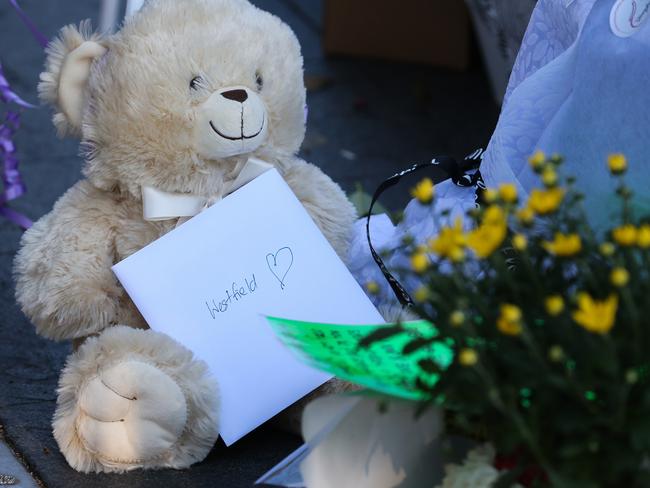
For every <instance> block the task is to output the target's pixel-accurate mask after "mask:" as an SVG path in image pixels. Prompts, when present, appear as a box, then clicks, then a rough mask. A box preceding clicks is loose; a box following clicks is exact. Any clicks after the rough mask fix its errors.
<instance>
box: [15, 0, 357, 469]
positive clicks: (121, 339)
mask: <svg viewBox="0 0 650 488" xmlns="http://www.w3.org/2000/svg"><path fill="white" fill-rule="evenodd" d="M39 94H40V96H41V99H42V100H43V101H45V102H47V103H49V104H51V105H52V106H53V107H54V117H53V121H54V124H55V126H56V128H57V129H58V132H59V134H60V135H61V136H63V135H72V136H76V137H79V138H80V140H81V146H80V147H81V152H82V155H83V157H84V160H85V162H84V166H83V179H81V180H80V181H79V182H78V183H76V184H75V185H74V186H73V187H72V188H70V189H69V190H68V191H67V192H66V193H65V194H64V195H63V196H62V197H61V198H60V199H59V200H58V201H57V202H56V204H55V205H54V208H53V209H52V211H51V212H50V213H48V214H47V215H45V216H44V217H42V218H41V219H40V220H39V221H38V222H36V223H35V224H34V226H33V227H32V228H31V229H30V230H28V231H27V232H26V233H25V234H24V236H23V238H22V242H21V248H20V250H19V252H18V254H17V256H16V260H15V277H16V296H17V301H18V303H19V304H20V306H21V307H22V310H23V311H24V313H25V314H26V315H27V316H28V317H29V318H30V319H31V321H32V322H33V324H34V325H35V327H36V331H37V332H38V333H39V334H40V335H42V336H44V337H46V338H49V339H53V340H59V341H61V340H66V341H69V340H72V341H73V343H74V349H73V352H72V354H71V355H70V356H69V358H68V359H67V363H66V365H65V368H64V369H63V371H62V373H61V376H60V380H59V389H58V398H57V406H56V411H55V414H54V419H53V433H54V437H55V438H56V441H57V443H58V445H59V447H60V449H61V451H62V453H63V455H64V456H65V458H66V460H67V461H68V463H69V464H70V466H72V467H73V468H74V469H76V470H78V471H82V472H124V471H128V470H133V469H138V468H145V469H146V468H165V467H167V468H186V467H188V466H190V465H192V464H193V463H196V462H198V461H200V460H202V459H203V458H204V457H205V456H206V455H207V453H208V452H209V451H210V449H211V448H212V446H213V445H214V443H215V441H216V439H217V437H218V431H219V393H218V383H219V378H213V377H211V375H210V373H209V371H208V369H207V366H206V365H205V364H204V363H203V362H201V361H199V360H197V359H196V358H195V357H193V354H192V353H191V352H190V351H188V350H187V349H186V348H185V347H184V346H183V345H181V344H179V343H177V342H176V341H174V340H172V339H171V338H169V337H168V336H165V335H163V334H160V333H157V332H155V331H153V330H151V329H149V328H148V326H147V324H146V322H145V321H144V319H143V317H142V316H141V315H140V313H139V312H138V310H137V309H136V307H135V306H134V304H133V303H132V302H131V300H130V299H129V296H128V295H127V294H126V292H125V290H124V289H123V288H122V287H121V286H120V284H119V283H118V281H117V280H116V277H115V276H114V274H113V273H112V271H111V266H112V265H114V264H115V263H117V262H119V261H121V260H123V259H125V258H126V257H128V256H129V255H131V254H132V253H135V252H137V251H138V250H140V249H142V248H143V247H144V246H146V245H148V244H149V243H151V242H152V241H154V240H156V239H158V238H159V237H161V236H162V235H164V234H165V233H167V232H170V231H172V230H173V229H174V228H175V227H176V226H177V225H182V219H180V218H176V217H175V216H171V217H168V218H166V219H148V218H145V216H144V215H143V206H144V204H145V203H146V202H144V200H143V189H144V188H149V189H154V190H155V191H157V192H160V193H162V194H164V195H166V196H168V197H179V196H180V197H181V198H182V197H187V196H191V197H200V198H202V199H205V201H216V200H218V199H219V198H221V197H222V196H223V195H224V193H226V192H227V189H228V187H229V185H230V184H232V182H233V181H234V180H235V179H236V178H237V176H238V175H239V174H240V172H241V171H242V168H243V167H244V166H245V165H246V163H247V161H248V160H249V159H252V158H255V159H259V160H262V161H265V162H267V163H269V164H271V165H273V166H274V167H275V168H276V169H277V170H278V171H279V172H280V174H281V175H282V176H283V178H284V179H285V180H286V182H287V183H288V185H289V186H290V187H291V189H292V190H293V192H294V193H295V194H296V196H297V197H298V199H299V200H300V201H301V202H302V204H303V205H304V207H305V209H306V210H307V212H308V213H309V214H310V216H311V217H312V218H313V220H314V221H315V222H316V224H317V225H318V227H319V228H320V230H321V231H322V232H323V234H324V235H325V236H326V238H327V239H328V240H329V242H330V244H331V245H332V246H333V248H334V249H335V250H336V252H337V253H338V254H339V256H341V257H342V258H344V256H345V255H346V252H347V248H348V245H349V235H350V231H351V229H352V226H353V223H354V220H355V218H356V215H355V210H354V207H353V206H352V204H351V203H350V202H349V200H348V199H347V197H346V195H345V194H344V192H343V191H342V190H341V188H340V187H339V186H338V185H337V184H336V183H334V182H333V181H332V180H331V179H330V178H329V177H327V176H326V175H325V174H324V173H323V172H322V171H321V170H320V169H319V168H317V167H316V166H313V165H311V164H309V163H307V162H305V161H303V160H301V159H299V158H298V157H297V156H296V154H297V152H298V149H299V147H300V145H301V143H302V141H303V137H304V133H305V119H306V117H305V106H306V105H305V100H306V93H305V86H304V81H303V67H302V57H301V52H300V46H299V43H298V40H297V39H296V37H295V35H294V34H293V32H292V31H291V29H290V28H289V27H288V26H287V25H286V24H284V23H283V22H282V21H281V20H280V19H278V18H277V17H275V16H273V15H271V14H269V13H267V12H265V11H262V10H260V9H258V8H257V7H255V6H253V5H252V4H250V3H249V2H248V1H247V0H184V1H182V2H179V1H177V0H149V1H148V2H147V3H145V5H144V7H143V9H142V10H141V11H140V12H138V13H137V14H135V15H134V16H133V17H131V18H130V19H128V20H127V21H126V22H125V24H124V25H123V27H122V28H121V30H119V31H118V32H117V33H115V34H112V35H106V36H101V35H98V34H93V33H92V32H91V30H90V28H89V25H88V24H87V23H82V24H81V25H80V27H79V28H77V27H75V26H67V27H64V28H63V29H62V30H61V32H60V35H59V37H58V38H57V39H56V40H54V41H52V42H51V43H50V45H49V47H48V49H47V60H46V66H45V71H44V72H43V73H42V74H41V82H40V84H39ZM268 198H273V195H259V204H260V205H264V200H265V199H268ZM223 238H224V239H227V238H228V229H227V228H224V229H223Z"/></svg>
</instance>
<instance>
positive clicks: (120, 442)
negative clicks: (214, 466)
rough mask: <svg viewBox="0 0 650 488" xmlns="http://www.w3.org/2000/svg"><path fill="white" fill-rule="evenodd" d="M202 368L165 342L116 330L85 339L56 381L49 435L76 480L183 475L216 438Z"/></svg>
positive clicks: (209, 383)
mask: <svg viewBox="0 0 650 488" xmlns="http://www.w3.org/2000/svg"><path fill="white" fill-rule="evenodd" d="M217 403H218V396H217V389H216V385H215V384H214V383H213V380H212V379H211V378H210V377H209V376H208V370H207V366H206V365H205V363H203V362H201V361H198V360H196V359H194V358H193V355H192V353H191V352H190V351H188V350H187V349H185V348H184V347H183V346H181V345H180V344H178V343H177V342H175V341H174V340H173V339H171V338H169V337H168V336H166V335H163V334H160V333H157V332H154V331H152V330H137V329H132V328H130V327H124V326H118V327H113V328H110V329H107V330H106V331H104V332H103V333H102V334H101V335H100V336H98V337H94V338H90V339H88V340H87V341H86V342H85V343H84V344H83V345H82V346H81V347H80V348H79V349H78V350H77V351H76V352H75V353H73V354H72V355H71V356H70V357H69V359H68V362H67V364H66V367H65V369H64V371H63V373H62V375H61V378H60V380H59V396H58V400H57V408H56V412H55V414H54V422H53V430H54V437H55V438H56V440H57V442H58V444H59V447H60V449H61V451H62V453H63V455H64V456H65V458H66V460H67V461H68V463H69V464H70V466H72V467H73V468H74V469H76V470H78V471H82V472H86V473H88V472H124V471H129V470H132V469H138V468H144V469H148V468H186V467H188V466H190V465H192V464H194V463H196V462H198V461H201V460H202V459H204V458H205V456H206V455H207V454H208V452H210V449H211V448H212V446H213V445H214V442H215V441H216V439H217V436H218V412H217Z"/></svg>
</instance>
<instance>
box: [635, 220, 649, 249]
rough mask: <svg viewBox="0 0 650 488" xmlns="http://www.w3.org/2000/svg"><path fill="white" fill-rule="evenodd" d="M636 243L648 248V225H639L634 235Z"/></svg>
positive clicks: (642, 247)
mask: <svg viewBox="0 0 650 488" xmlns="http://www.w3.org/2000/svg"><path fill="white" fill-rule="evenodd" d="M636 243H637V245H638V246H639V247H640V248H641V249H648V248H650V225H648V224H643V225H642V226H641V227H639V230H638V232H637V236H636Z"/></svg>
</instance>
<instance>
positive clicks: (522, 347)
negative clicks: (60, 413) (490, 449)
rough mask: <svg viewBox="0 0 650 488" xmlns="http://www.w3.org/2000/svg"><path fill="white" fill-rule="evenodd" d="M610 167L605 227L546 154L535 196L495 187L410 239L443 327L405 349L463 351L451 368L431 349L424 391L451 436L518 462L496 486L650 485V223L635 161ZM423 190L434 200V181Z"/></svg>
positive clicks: (425, 303) (428, 302)
mask: <svg viewBox="0 0 650 488" xmlns="http://www.w3.org/2000/svg"><path fill="white" fill-rule="evenodd" d="M607 163H608V165H609V169H610V172H611V173H612V177H613V178H615V179H616V182H617V184H616V187H617V189H616V196H617V198H616V202H617V206H618V208H617V209H615V210H616V211H615V213H616V215H617V216H616V218H613V219H612V222H611V229H610V230H608V231H607V232H605V233H602V234H597V233H595V232H594V231H593V230H592V229H591V228H590V226H589V222H588V221H587V218H586V216H585V210H584V208H583V205H582V200H583V195H582V194H581V192H580V191H578V189H577V188H576V186H575V180H574V179H572V178H571V177H563V176H562V173H561V166H562V158H561V157H559V156H551V157H547V156H546V155H545V154H543V153H541V152H538V153H536V154H535V155H533V156H532V157H531V158H530V164H531V165H532V167H533V168H534V170H535V172H536V173H537V174H538V175H539V177H540V180H541V184H540V186H539V188H537V189H534V190H532V192H531V193H530V195H529V198H528V199H527V201H526V202H520V201H519V197H518V194H517V189H516V187H515V185H512V184H504V185H502V186H500V187H499V188H498V189H488V190H486V191H485V192H484V195H483V201H484V205H481V207H480V208H476V209H475V210H472V211H470V212H469V213H468V214H467V215H466V216H465V217H464V218H457V219H455V220H453V221H450V222H448V223H447V224H448V225H444V226H442V230H441V232H440V233H439V235H438V236H437V237H435V238H433V239H431V240H430V241H429V242H428V243H426V244H425V245H417V244H415V243H414V242H410V241H409V240H408V239H407V240H406V242H405V243H404V244H405V246H408V247H409V249H410V251H409V252H410V256H411V258H410V264H411V269H409V270H408V273H410V274H412V275H416V276H417V278H418V281H419V283H421V286H420V287H419V288H418V289H417V290H416V292H415V302H416V305H415V307H414V308H415V309H414V311H415V312H416V313H417V314H418V315H419V316H420V317H421V318H423V319H426V323H427V324H428V328H429V329H430V330H429V331H428V333H423V334H420V335H419V336H417V337H413V339H412V340H411V341H410V342H409V343H408V344H407V345H406V346H405V347H404V349H403V354H415V353H417V352H418V351H420V352H421V351H422V349H426V348H427V347H429V346H430V345H431V344H432V343H433V342H444V343H445V344H446V345H447V346H448V347H450V348H451V349H452V350H453V352H454V358H453V361H451V363H449V362H448V363H446V364H441V363H440V362H439V361H437V360H436V358H435V357H426V356H424V357H422V358H421V359H420V360H419V363H418V364H419V365H420V368H421V373H422V374H421V377H420V378H419V379H418V381H417V384H416V385H415V389H417V390H418V391H419V392H420V393H421V395H422V397H423V398H426V399H427V400H426V401H425V405H431V404H435V405H438V406H441V407H442V408H444V409H445V411H446V412H447V418H448V421H447V427H448V429H449V430H452V431H454V432H457V433H461V434H464V435H467V436H470V437H473V438H477V439H481V440H484V441H488V442H489V443H491V444H492V445H494V447H495V449H496V453H497V457H496V463H497V464H499V465H500V466H501V467H505V468H508V469H507V470H506V471H505V473H506V474H505V475H503V476H501V478H500V479H499V480H498V481H497V482H496V484H495V486H510V485H511V484H513V483H515V482H516V481H517V480H519V481H522V480H523V481H525V482H526V484H528V485H529V486H557V487H567V488H568V487H571V488H581V487H584V488H587V487H603V486H604V487H621V486H626V487H636V486H639V487H641V486H646V487H647V486H650V471H649V470H648V469H647V467H648V465H649V463H650V458H649V457H648V455H649V454H650V388H648V384H649V379H650V376H649V373H650V368H649V367H648V362H649V359H650V329H649V328H648V325H650V219H648V218H644V217H643V216H639V215H636V212H635V210H634V205H633V204H634V195H633V194H632V192H631V191H630V189H629V188H628V186H627V185H626V182H625V172H626V169H627V161H626V158H625V156H624V155H622V154H614V155H611V156H610V157H609V158H608V161H607ZM413 196H414V197H415V198H416V199H417V200H418V201H419V202H420V204H421V205H432V204H433V202H434V200H435V186H434V185H433V183H432V182H431V181H430V180H423V181H422V182H420V183H419V184H418V185H417V187H416V188H415V189H414V190H413ZM441 218H446V219H447V220H450V216H445V215H443V216H441ZM368 288H369V290H370V291H372V289H373V286H372V284H370V285H369V287H368ZM405 326H406V324H404V325H399V324H398V325H397V326H395V327H393V328H391V329H390V330H388V331H387V330H386V329H382V330H381V331H379V332H378V333H377V334H375V335H371V336H369V337H367V338H365V339H364V341H363V344H362V346H364V347H368V345H372V344H376V343H381V342H382V341H385V340H387V338H388V337H389V336H390V335H391V334H400V333H404V327H405Z"/></svg>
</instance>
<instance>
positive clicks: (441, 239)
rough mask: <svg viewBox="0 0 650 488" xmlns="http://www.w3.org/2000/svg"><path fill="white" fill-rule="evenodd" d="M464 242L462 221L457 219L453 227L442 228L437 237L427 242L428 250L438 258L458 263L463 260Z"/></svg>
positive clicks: (465, 240)
mask: <svg viewBox="0 0 650 488" xmlns="http://www.w3.org/2000/svg"><path fill="white" fill-rule="evenodd" d="M466 242H467V239H466V237H465V233H464V232H463V221H462V219H461V218H457V219H456V220H455V222H454V225H453V227H443V228H442V230H441V231H440V234H438V237H435V238H433V239H431V240H430V241H429V249H431V251H432V252H434V253H435V254H437V255H438V256H440V257H443V258H447V259H449V260H451V261H454V262H459V261H462V260H463V259H465V251H464V250H463V248H464V247H465V244H466Z"/></svg>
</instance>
